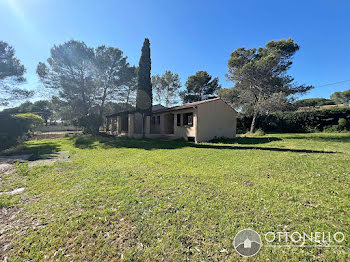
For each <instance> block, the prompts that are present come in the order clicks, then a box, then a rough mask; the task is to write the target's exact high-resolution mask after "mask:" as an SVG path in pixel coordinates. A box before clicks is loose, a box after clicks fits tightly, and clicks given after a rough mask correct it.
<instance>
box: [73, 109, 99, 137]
mask: <svg viewBox="0 0 350 262" xmlns="http://www.w3.org/2000/svg"><path fill="white" fill-rule="evenodd" d="M101 124H102V120H101V118H100V117H99V116H98V115H96V114H90V115H88V116H83V117H81V118H79V119H78V121H77V125H78V126H80V127H82V128H83V130H84V133H87V134H97V133H98V132H99V128H100V126H101Z"/></svg>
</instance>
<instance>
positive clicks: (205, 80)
mask: <svg viewBox="0 0 350 262" xmlns="http://www.w3.org/2000/svg"><path fill="white" fill-rule="evenodd" d="M185 86H186V89H185V90H184V91H182V92H181V94H180V95H181V98H182V100H183V102H184V103H191V102H196V101H201V100H205V99H207V98H209V97H210V96H213V95H216V93H217V91H218V90H220V88H221V86H220V85H219V78H217V77H215V78H213V77H212V76H211V75H209V74H208V72H206V71H198V72H197V73H196V74H195V75H192V76H189V77H188V79H187V82H186V84H185Z"/></svg>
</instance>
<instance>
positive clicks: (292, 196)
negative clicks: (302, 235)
mask: <svg viewBox="0 0 350 262" xmlns="http://www.w3.org/2000/svg"><path fill="white" fill-rule="evenodd" d="M43 148H45V150H43ZM36 149H41V150H43V151H45V154H47V153H49V152H47V151H50V150H52V151H58V150H68V151H69V152H70V159H71V161H70V162H60V163H55V164H54V165H51V166H38V167H34V168H33V169H31V170H30V171H29V172H25V173H26V175H23V174H22V175H21V174H18V175H15V178H16V179H15V180H16V182H15V181H14V179H9V180H4V181H5V182H4V183H5V184H6V183H17V184H21V185H25V186H26V187H27V188H26V191H25V192H26V193H25V194H24V195H23V196H22V198H23V199H22V202H21V203H22V204H17V205H20V206H22V207H24V209H25V210H26V212H25V214H23V216H24V217H26V218H27V219H28V217H29V218H30V219H32V221H36V222H35V226H30V227H29V228H28V229H26V230H25V234H18V236H19V237H16V238H14V247H13V250H12V251H11V252H10V254H9V261H17V260H19V261H22V260H34V261H36V260H62V261H82V260H85V261H86V260H88V261H119V260H121V259H123V260H125V261H184V260H191V261H237V260H243V261H248V260H249V261H250V260H251V261H253V260H254V261H256V260H257V261H265V260H270V261H282V260H291V261H300V260H307V261H347V260H348V259H349V249H348V248H306V247H305V248H271V247H265V246H263V247H262V248H261V250H260V252H259V253H258V254H257V255H256V256H254V257H253V258H252V259H243V258H242V257H240V256H239V255H238V254H237V253H236V252H235V250H234V247H233V239H234V236H235V234H236V233H237V232H238V231H239V230H241V229H245V228H251V229H254V230H256V231H257V232H259V233H261V235H262V234H263V233H266V232H269V231H275V232H278V231H289V232H294V231H298V232H307V233H309V232H315V231H325V232H332V233H335V232H338V231H341V232H343V233H344V234H345V236H346V240H345V242H343V243H342V244H344V245H345V246H347V247H350V241H349V234H350V212H349V211H350V168H349V167H350V134H349V133H337V134H335V133H333V134H327V133H322V134H319V133H317V134H278V135H277V134H273V135H266V136H263V137H242V138H239V139H236V140H217V141H214V142H213V143H204V144H191V143H186V142H183V141H156V140H132V139H108V138H94V137H80V138H61V139H55V140H41V141H31V142H28V143H27V144H26V150H27V152H28V151H30V152H33V153H35V152H36ZM35 154H36V156H37V158H40V152H39V153H35ZM2 186H5V185H1V186H0V189H1V187H2ZM6 186H11V185H6ZM0 191H1V190H0ZM26 199H31V200H28V201H24V200H26ZM9 201H10V200H7V203H10V202H9ZM38 225H39V226H38ZM16 230H17V231H20V230H21V229H20V228H17V229H14V234H16Z"/></svg>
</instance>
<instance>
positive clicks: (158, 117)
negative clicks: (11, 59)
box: [157, 116, 160, 125]
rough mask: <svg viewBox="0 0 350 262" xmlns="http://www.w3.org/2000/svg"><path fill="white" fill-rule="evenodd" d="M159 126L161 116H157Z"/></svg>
mask: <svg viewBox="0 0 350 262" xmlns="http://www.w3.org/2000/svg"><path fill="white" fill-rule="evenodd" d="M157 124H158V125H160V116H157Z"/></svg>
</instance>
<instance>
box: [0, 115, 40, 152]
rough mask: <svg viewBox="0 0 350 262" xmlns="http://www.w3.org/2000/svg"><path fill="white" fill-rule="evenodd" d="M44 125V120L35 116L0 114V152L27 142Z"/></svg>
mask: <svg viewBox="0 0 350 262" xmlns="http://www.w3.org/2000/svg"><path fill="white" fill-rule="evenodd" d="M43 125H44V120H43V119H42V118H41V117H40V116H37V115H34V114H16V115H11V114H8V113H0V150H3V149H6V148H9V147H11V146H13V145H16V144H17V143H20V142H22V141H24V140H26V139H27V138H28V137H30V136H31V135H32V134H33V132H34V131H36V130H38V129H39V128H40V127H42V126H43Z"/></svg>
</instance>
